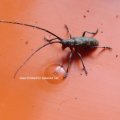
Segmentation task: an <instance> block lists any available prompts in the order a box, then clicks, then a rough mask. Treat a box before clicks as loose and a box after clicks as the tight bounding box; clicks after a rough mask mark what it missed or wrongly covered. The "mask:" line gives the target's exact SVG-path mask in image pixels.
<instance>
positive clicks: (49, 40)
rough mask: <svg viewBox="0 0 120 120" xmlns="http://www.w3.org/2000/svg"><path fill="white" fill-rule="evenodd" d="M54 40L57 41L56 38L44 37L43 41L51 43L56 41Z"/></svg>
mask: <svg viewBox="0 0 120 120" xmlns="http://www.w3.org/2000/svg"><path fill="white" fill-rule="evenodd" d="M56 39H58V38H52V39H48V38H47V37H44V40H45V41H47V42H51V41H54V40H56Z"/></svg>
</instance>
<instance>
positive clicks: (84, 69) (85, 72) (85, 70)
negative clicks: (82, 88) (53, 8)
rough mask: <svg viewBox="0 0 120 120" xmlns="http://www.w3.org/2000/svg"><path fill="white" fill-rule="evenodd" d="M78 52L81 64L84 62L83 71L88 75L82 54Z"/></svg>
mask: <svg viewBox="0 0 120 120" xmlns="http://www.w3.org/2000/svg"><path fill="white" fill-rule="evenodd" d="M76 52H77V54H78V56H79V58H80V60H81V62H82V65H83V70H84V71H85V74H86V75H87V73H88V72H87V70H86V68H85V65H84V62H83V59H82V56H81V54H80V53H79V52H78V51H76Z"/></svg>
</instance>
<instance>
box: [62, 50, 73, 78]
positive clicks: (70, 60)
mask: <svg viewBox="0 0 120 120" xmlns="http://www.w3.org/2000/svg"><path fill="white" fill-rule="evenodd" d="M72 56H73V50H71V52H70V55H69V59H68V65H67V69H66V74H65V76H64V78H66V77H67V75H68V72H69V69H70V66H71V62H72Z"/></svg>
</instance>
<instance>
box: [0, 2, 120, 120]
mask: <svg viewBox="0 0 120 120" xmlns="http://www.w3.org/2000/svg"><path fill="white" fill-rule="evenodd" d="M119 6H120V1H118V0H92V1H90V0H60V1H58V0H35V1H34V0H26V1H19V0H11V1H8V0H1V1H0V19H1V20H9V21H18V22H22V23H28V24H34V25H38V26H41V27H44V28H46V29H48V30H50V31H52V32H54V33H55V34H57V35H59V36H61V37H63V38H66V31H65V29H64V24H67V25H68V26H69V28H70V31H71V33H72V35H73V36H80V35H81V34H82V33H83V31H85V30H87V31H91V32H94V31H96V29H97V28H99V33H98V34H97V35H96V37H95V38H96V39H98V40H99V41H100V45H101V46H102V45H103V46H104V45H105V46H111V47H112V48H113V50H112V51H108V50H106V51H102V49H97V50H95V51H93V52H91V53H89V54H87V55H85V56H84V63H85V65H86V68H87V70H88V76H85V74H84V72H83V71H82V65H81V62H78V61H77V60H75V61H74V60H73V63H72V66H71V69H70V72H69V76H68V78H67V79H65V80H61V81H59V82H57V83H54V81H51V82H50V81H48V80H20V79H19V77H20V76H36V75H37V76H42V75H43V74H44V71H45V70H46V68H47V67H48V66H49V65H51V64H62V63H63V62H64V61H67V56H68V53H69V50H65V51H62V50H61V46H60V45H52V46H49V47H46V48H45V49H43V50H41V52H39V53H38V54H36V55H35V56H34V57H33V58H32V59H31V60H30V61H29V62H28V63H27V64H26V65H25V66H24V67H23V68H22V69H21V71H20V72H19V73H18V74H17V77H16V79H13V75H14V73H15V71H16V69H17V68H18V67H19V66H20V65H21V64H22V63H23V61H24V60H25V59H26V58H27V57H28V56H29V55H30V54H31V53H32V52H33V51H34V50H35V49H36V48H38V47H39V46H41V45H43V44H44V43H45V41H44V40H43V37H44V36H49V34H47V33H45V32H43V31H39V30H35V29H32V28H28V27H23V26H18V25H10V24H2V23H0V66H1V67H0V78H1V79H0V120H120V33H119V32H120V7H119ZM88 36H90V35H89V34H88ZM64 63H65V65H64V66H65V67H66V62H64ZM81 74H82V75H81Z"/></svg>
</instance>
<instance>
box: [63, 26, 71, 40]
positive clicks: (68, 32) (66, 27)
mask: <svg viewBox="0 0 120 120" xmlns="http://www.w3.org/2000/svg"><path fill="white" fill-rule="evenodd" d="M64 27H65V29H66V30H67V34H68V36H69V38H72V35H71V33H70V31H69V28H68V26H67V25H66V24H65V25H64Z"/></svg>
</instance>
